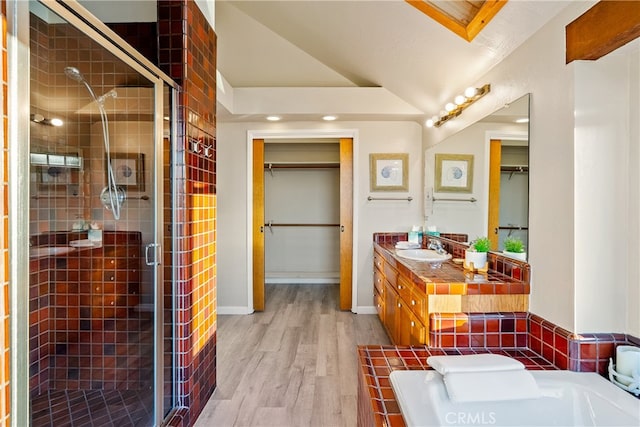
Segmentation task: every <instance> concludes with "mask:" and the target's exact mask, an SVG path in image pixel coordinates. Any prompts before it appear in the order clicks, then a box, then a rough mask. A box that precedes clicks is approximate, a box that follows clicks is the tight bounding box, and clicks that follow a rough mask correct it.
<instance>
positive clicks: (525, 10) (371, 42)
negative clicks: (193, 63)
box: [216, 0, 568, 123]
mask: <svg viewBox="0 0 640 427" xmlns="http://www.w3.org/2000/svg"><path fill="white" fill-rule="evenodd" d="M413 3H424V4H425V5H427V6H430V7H431V6H438V7H441V8H442V7H445V8H448V9H449V12H448V13H453V12H451V10H453V9H455V8H457V9H460V10H463V9H464V10H466V12H465V13H467V14H469V15H468V16H466V17H465V16H462V15H461V16H458V17H456V18H455V20H459V23H460V25H466V26H469V23H470V22H472V21H473V19H474V16H476V15H477V14H479V13H480V11H481V10H482V7H483V3H485V2H483V1H435V0H434V1H417V2H416V1H401V0H382V1H372V0H349V1H340V0H297V1H269V0H258V1H250V0H240V1H237V0H217V1H216V33H217V35H218V57H217V64H218V71H219V74H220V75H219V77H222V78H219V82H220V83H219V85H220V87H219V90H218V94H219V95H218V100H219V102H218V120H219V121H254V120H260V121H261V120H264V117H265V115H267V114H278V115H280V116H282V117H283V119H284V120H289V121H295V120H319V117H320V116H321V115H323V114H336V115H337V116H338V119H339V120H372V119H377V120H407V119H409V120H416V121H419V122H421V123H422V122H423V121H424V119H426V118H427V117H431V116H432V115H433V114H435V113H437V112H438V111H440V110H441V109H442V106H443V105H444V104H445V103H446V102H449V101H450V100H451V99H453V97H454V96H455V95H457V94H458V93H460V92H461V91H463V90H464V88H466V87H468V86H469V85H472V84H476V83H477V84H482V83H491V82H479V81H478V80H479V79H480V78H481V77H482V76H483V75H484V74H485V73H487V72H488V71H489V70H490V69H491V68H492V67H493V66H495V65H496V64H498V63H499V62H500V61H501V60H502V59H504V58H505V57H506V56H508V55H509V54H510V53H511V52H512V51H513V50H514V49H515V48H517V47H518V46H519V45H520V44H521V43H523V42H524V41H525V40H526V39H527V38H529V37H530V36H531V35H532V34H533V33H535V32H536V31H537V30H538V29H539V28H540V27H542V26H543V25H544V24H545V23H546V22H548V21H549V20H550V19H551V18H553V17H554V16H555V15H557V14H558V13H559V12H560V10H562V9H563V8H564V7H565V6H566V5H567V4H568V3H567V2H566V1H560V0H558V1H536V0H531V1H529V0H510V1H508V2H500V3H501V4H500V7H499V8H498V9H497V10H495V12H496V13H495V16H493V18H492V19H488V20H485V21H487V22H483V25H484V26H483V28H480V31H479V32H478V33H477V34H476V35H475V37H471V38H472V40H471V41H467V40H466V39H467V38H468V37H464V36H462V35H460V34H458V33H457V32H454V30H453V29H452V26H453V24H452V23H451V22H449V23H448V24H447V23H443V22H441V21H440V20H436V19H434V18H433V17H431V16H430V15H428V14H427V13H426V12H424V11H423V10H422V9H420V8H418V7H417V6H416V5H415V4H413ZM487 3H496V1H495V0H493V1H491V2H487ZM452 6H455V8H453V9H452ZM459 6H465V7H464V8H461V7H459ZM451 19H452V20H453V19H454V17H452V18H451ZM452 22H453V21H452Z"/></svg>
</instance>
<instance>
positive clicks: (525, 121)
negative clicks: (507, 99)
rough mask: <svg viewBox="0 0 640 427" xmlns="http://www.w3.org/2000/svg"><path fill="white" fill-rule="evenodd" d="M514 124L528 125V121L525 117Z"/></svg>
mask: <svg viewBox="0 0 640 427" xmlns="http://www.w3.org/2000/svg"><path fill="white" fill-rule="evenodd" d="M516 123H529V119H528V118H526V117H524V118H522V119H516Z"/></svg>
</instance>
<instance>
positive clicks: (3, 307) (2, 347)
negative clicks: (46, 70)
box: [0, 0, 11, 425]
mask: <svg viewBox="0 0 640 427" xmlns="http://www.w3.org/2000/svg"><path fill="white" fill-rule="evenodd" d="M0 9H1V10H0V13H1V15H0V18H1V22H0V25H2V29H1V30H2V33H1V34H2V46H0V52H1V55H2V94H3V96H2V111H1V112H0V114H1V116H2V127H0V218H2V224H1V225H0V425H10V423H11V404H10V402H11V394H10V383H9V380H10V372H11V369H10V364H9V357H10V351H11V348H10V342H9V340H10V338H11V337H10V330H9V325H10V312H9V158H8V157H9V156H8V155H9V140H8V137H7V123H8V117H7V112H8V111H9V109H8V105H7V89H8V86H7V74H8V70H7V3H6V2H5V1H4V0H1V1H0Z"/></svg>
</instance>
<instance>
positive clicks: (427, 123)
mask: <svg viewBox="0 0 640 427" xmlns="http://www.w3.org/2000/svg"><path fill="white" fill-rule="evenodd" d="M425 124H426V125H427V127H428V128H432V127H433V124H434V121H433V119H429V120H427V122H426V123H425Z"/></svg>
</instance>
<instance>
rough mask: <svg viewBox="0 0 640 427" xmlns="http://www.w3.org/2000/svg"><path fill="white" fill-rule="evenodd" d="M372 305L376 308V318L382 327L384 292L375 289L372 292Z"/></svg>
mask: <svg viewBox="0 0 640 427" xmlns="http://www.w3.org/2000/svg"><path fill="white" fill-rule="evenodd" d="M373 305H374V306H375V307H376V311H377V312H378V317H379V318H380V321H381V322H382V324H383V325H384V290H383V291H382V292H379V291H378V289H377V288H376V289H375V290H374V292H373Z"/></svg>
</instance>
